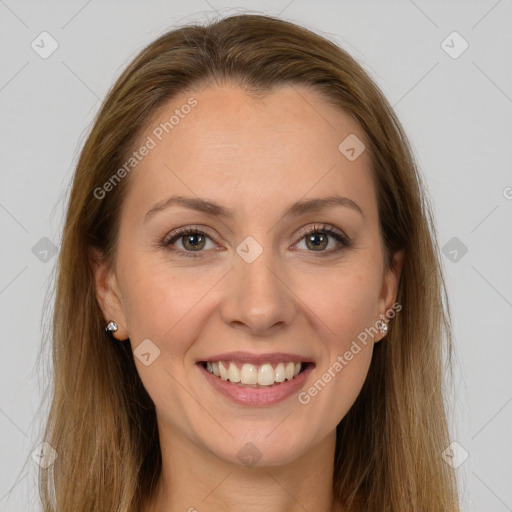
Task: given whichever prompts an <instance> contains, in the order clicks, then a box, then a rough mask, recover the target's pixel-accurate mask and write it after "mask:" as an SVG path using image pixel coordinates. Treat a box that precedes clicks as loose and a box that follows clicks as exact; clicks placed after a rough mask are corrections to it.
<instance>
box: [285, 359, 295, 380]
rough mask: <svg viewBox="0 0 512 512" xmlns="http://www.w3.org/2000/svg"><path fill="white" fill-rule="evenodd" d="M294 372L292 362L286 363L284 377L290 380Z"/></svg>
mask: <svg viewBox="0 0 512 512" xmlns="http://www.w3.org/2000/svg"><path fill="white" fill-rule="evenodd" d="M294 372H295V365H294V364H293V363H288V364H287V365H286V378H287V379H288V380H292V379H293V373H294Z"/></svg>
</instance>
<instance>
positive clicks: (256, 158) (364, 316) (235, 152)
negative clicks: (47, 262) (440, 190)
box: [96, 85, 400, 465]
mask: <svg viewBox="0 0 512 512" xmlns="http://www.w3.org/2000/svg"><path fill="white" fill-rule="evenodd" d="M191 98H194V99H195V100H196V101H197V104H195V103H194V102H193V100H191ZM193 104H195V106H193V107H191V108H187V107H185V108H183V106H184V105H193ZM176 110H177V111H178V112H176ZM173 115H174V116H175V118H173V121H172V124H171V123H169V124H168V125H165V124H164V125H160V123H165V122H166V121H167V122H168V121H169V119H170V118H171V116H173ZM176 116H177V117H176ZM178 118H179V121H177V122H176V119H178ZM162 126H165V127H166V129H167V130H166V129H164V128H163V127H162ZM170 126H172V128H170ZM158 128H160V129H158ZM167 132H168V133H167ZM157 135H158V136H157ZM148 136H149V137H150V138H151V140H152V142H149V139H148V138H147V137H148ZM347 137H349V139H347V140H346V141H345V139H346V138H347ZM356 137H357V138H356ZM160 139H161V140H160ZM358 139H359V142H358ZM343 141H345V142H343ZM362 141H364V135H363V133H362V131H361V129H360V128H359V126H358V124H357V123H356V122H355V120H354V119H353V118H352V117H350V116H349V115H347V114H344V113H341V112H340V111H338V110H336V109H334V108H333V107H331V106H329V105H328V104H327V103H326V102H325V101H324V100H323V99H321V97H320V96H318V95H316V94H315V93H314V92H312V91H311V90H306V89H304V88H298V87H294V88H292V87H282V88H279V89H275V90H274V91H273V92H272V93H270V94H269V95H268V96H266V97H265V98H264V99H263V100H260V101H255V100H253V99H251V98H250V97H249V96H247V95H246V94H245V92H244V91H243V90H242V89H241V88H239V87H238V86H235V85H225V86H210V87H208V88H205V89H204V90H202V91H200V92H196V93H189V94H183V95H181V96H180V97H178V98H175V99H174V100H173V101H172V102H170V103H169V104H167V105H166V106H165V107H164V108H162V109H161V110H160V111H159V113H158V116H157V118H155V120H154V121H153V122H152V124H151V126H149V128H148V130H147V132H146V133H145V134H144V136H143V137H142V138H141V142H140V146H143V145H146V146H147V147H149V150H148V151H147V154H146V156H143V157H141V160H140V162H138V164H137V166H136V167H135V168H134V169H133V170H132V171H131V173H130V175H129V176H128V177H126V178H124V179H127V180H130V182H129V187H128V190H127V195H126V197H125V199H124V203H123V207H122V210H121V217H120V230H119V238H118V253H117V260H116V268H115V272H112V273H109V270H108V269H107V268H106V267H104V266H103V265H102V266H99V267H98V269H97V272H96V284H97V289H98V294H99V298H100V302H101V304H102V308H103V311H104V313H105V318H106V319H107V320H110V319H112V320H115V321H116V322H117V323H118V324H119V330H118V332H117V333H116V337H117V338H119V339H124V338H127V337H129V338H130V343H131V346H132V349H133V350H134V351H135V355H136V357H135V363H136V365H137V370H138V372H139V375H140V378H141V379H142V382H143V384H144V386H145V388H146V390H147V392H148V393H149V395H150V396H151V398H152V400H153V402H154V404H155V406H156V411H157V418H158V423H159V428H160V435H161V439H162V443H163V444H165V442H166V441H165V440H166V439H171V438H174V439H181V440H182V441H183V442H184V443H189V444H190V445H191V446H194V447H195V448H199V449H200V450H202V451H206V452H210V454H213V455H214V456H217V457H219V458H222V459H223V460H225V461H230V462H233V463H236V464H245V463H247V461H248V460H251V457H252V460H254V461H256V459H259V460H258V463H259V464H263V465H278V464H285V463H287V462H291V461H293V460H294V459H296V458H297V457H299V456H301V455H304V454H306V453H308V452H311V450H314V449H315V446H319V444H320V443H321V442H322V441H324V440H325V439H326V438H327V437H329V436H332V434H333V432H334V431H335V428H336V425H337V424H338V423H339V422H340V420H341V419H342V418H343V417H344V415H345V414H346V413H347V411H348V410H349V408H350V407H351V406H352V404H353V403H354V401H355V399H356V397H357V396H358V394H359V392H360V390H361V387H362V385H363V382H364V380H365V378H366V375H367V372H368V368H369V365H370V360H371V357H372V350H373V343H374V342H376V341H379V340H380V339H381V338H382V335H381V334H380V333H379V334H377V335H375V336H374V338H372V337H369V336H368V334H367V335H366V343H364V342H362V341H361V340H362V339H364V338H365V336H364V335H363V334H362V333H364V332H365V329H372V328H373V330H372V331H370V332H371V333H375V328H374V327H375V324H376V322H377V320H378V319H379V315H381V314H385V312H386V311H387V310H388V309H389V308H391V306H392V304H393V303H394V301H395V297H396V291H397V282H398V278H399V270H398V271H397V274H395V273H394V272H393V271H389V272H385V269H384V266H383V248H382V246H381V240H380V236H379V223H378V214H377V201H376V192H375V189H374V185H373V182H372V179H371V176H370V172H369V165H370V159H369V155H368V151H365V150H364V149H363V147H362V146H361V145H360V144H361V142H362ZM342 143H343V144H342ZM340 144H341V149H340V148H339V146H340ZM153 146H154V147H153ZM138 147H139V146H138ZM351 148H353V150H352V149H351ZM142 152H144V153H146V151H142ZM359 153H360V154H359ZM139 156H140V155H139ZM173 196H179V197H181V198H184V199H183V202H182V203H180V202H178V201H175V202H172V203H171V202H168V201H169V198H171V197H173ZM335 197H344V198H347V199H345V200H343V199H341V200H340V199H339V200H337V201H334V200H333V201H331V202H326V203H325V204H324V203H322V201H323V200H324V199H326V198H331V199H332V198H335ZM314 199H315V200H318V201H313V200H314ZM101 200H103V201H108V200H109V198H108V193H107V195H106V197H105V198H103V199H101ZM185 201H187V202H188V203H189V205H190V207H187V204H186V202H185ZM192 201H194V203H192ZM200 201H204V202H205V203H200ZM206 202H208V203H211V204H215V205H217V206H210V207H208V206H207V205H206ZM194 204H195V206H196V207H197V208H193V207H192V206H194ZM201 204H202V205H203V206H202V207H201V208H199V206H201ZM155 205H157V207H156V209H155ZM220 213H222V214H220ZM330 227H332V229H333V230H334V233H333V234H330V233H329V232H328V231H326V229H328V228H330ZM182 228H190V230H191V233H188V234H187V233H181V234H180V233H179V232H178V230H180V229H182ZM308 230H311V232H310V233H309V234H308V232H307V231H308ZM198 231H199V232H198ZM201 232H202V233H201ZM203 233H204V234H203ZM337 234H339V235H340V238H339V239H338V238H337ZM343 239H348V240H349V241H350V242H349V245H345V244H344V242H343V241H340V240H343ZM398 263H400V261H399V262H398ZM398 269H400V264H399V266H398ZM366 332H367V333H368V331H366ZM354 342H356V345H354ZM383 343H385V341H383ZM356 346H357V347H358V349H357V348H356ZM347 352H349V353H351V354H352V357H350V355H347ZM229 353H231V354H229ZM219 360H222V361H224V366H225V367H226V370H227V371H228V372H229V375H230V378H232V379H233V380H237V378H241V375H243V378H244V380H245V381H246V382H252V381H251V378H254V379H256V380H257V379H260V382H267V381H266V380H265V379H272V378H274V379H278V380H281V379H282V378H283V376H284V379H285V380H284V382H278V383H276V384H274V385H271V386H269V387H261V386H259V385H254V384H253V385H250V386H249V385H243V386H242V385H241V384H240V383H234V382H230V380H223V379H222V377H217V376H215V375H213V374H211V373H209V372H208V370H207V369H206V368H204V364H203V363H204V362H206V361H210V362H212V361H215V362H217V361H219ZM337 361H338V364H336V362H337ZM289 362H293V363H295V362H307V363H308V364H307V365H306V371H305V372H304V373H301V374H299V375H298V377H295V378H293V379H291V380H290V379H288V378H287V376H286V366H289V365H287V364H286V363H289ZM247 363H254V364H253V366H252V367H251V366H250V365H247V366H245V367H244V364H247ZM264 363H270V365H271V366H270V367H269V366H268V365H264ZM280 363H284V364H283V365H282V366H280V367H279V368H278V366H279V364H280ZM230 364H233V365H234V366H233V368H232V369H231V370H229V366H230ZM214 366H215V365H214ZM292 366H293V365H292ZM340 366H341V369H340ZM235 367H236V369H235ZM237 370H238V371H237ZM212 371H213V366H212ZM326 375H327V377H326ZM329 376H330V378H329ZM288 377H290V375H288ZM319 381H320V383H319ZM268 382H270V380H269V381H268ZM315 383H316V387H315ZM256 386H258V387H256ZM315 390H316V392H315ZM248 443H252V444H248Z"/></svg>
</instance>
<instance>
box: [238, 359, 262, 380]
mask: <svg viewBox="0 0 512 512" xmlns="http://www.w3.org/2000/svg"><path fill="white" fill-rule="evenodd" d="M240 381H241V382H242V384H257V383H258V370H257V369H256V366H254V365H253V364H247V363H246V364H244V365H243V366H242V369H241V370H240Z"/></svg>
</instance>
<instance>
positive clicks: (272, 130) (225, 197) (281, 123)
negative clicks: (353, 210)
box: [126, 85, 376, 216]
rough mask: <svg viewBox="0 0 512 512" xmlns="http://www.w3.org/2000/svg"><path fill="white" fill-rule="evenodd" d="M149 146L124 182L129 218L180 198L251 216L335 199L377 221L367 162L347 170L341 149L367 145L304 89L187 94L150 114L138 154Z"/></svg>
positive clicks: (214, 89) (349, 163) (352, 125)
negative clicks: (352, 204)
mask: <svg viewBox="0 0 512 512" xmlns="http://www.w3.org/2000/svg"><path fill="white" fill-rule="evenodd" d="M347 137H348V139H347ZM354 137H355V138H354ZM150 140H151V143H150V144H148V145H151V146H152V148H151V149H150V151H148V152H147V154H146V156H144V157H143V158H142V159H141V161H140V163H138V165H137V167H136V169H135V170H134V171H133V172H132V173H131V176H130V181H131V184H130V187H129V192H128V194H127V198H126V202H128V201H130V202H133V206H134V208H136V207H138V206H139V205H142V204H143V205H144V206H147V207H148V208H149V207H150V206H151V205H152V204H154V203H156V202H158V201H161V200H162V199H165V197H166V196H170V195H173V194H181V195H187V196H190V197H201V198H208V199H211V200H213V201H215V202H217V203H220V204H225V205H226V206H229V207H230V208H233V209H235V210H236V209H237V208H239V209H240V210H241V211H243V210H246V211H248V212H254V211H255V209H258V210H261V208H262V206H263V205H265V206H269V207H272V206H274V205H276V204H281V205H283V204H288V203H292V202H294V201H296V200H297V199H300V198H307V197H308V196H311V197H320V196H322V195H329V194H332V193H333V192H337V193H340V194H342V195H344V196H348V197H350V198H352V199H353V200H354V201H356V202H358V203H359V204H360V205H361V206H362V207H363V208H365V209H366V210H368V214H369V216H371V215H372V213H373V214H375V213H376V203H375V200H376V198H375V191H374V186H373V182H372V179H371V174H370V171H369V165H370V158H369V155H368V152H367V151H363V152H362V153H361V154H360V156H358V157H357V158H356V159H355V160H354V159H352V160H351V159H349V158H347V156H346V154H344V153H343V152H342V151H341V150H340V148H339V146H340V144H342V149H343V148H344V147H345V146H346V144H345V146H344V145H343V144H344V143H343V141H345V140H348V141H350V142H351V144H349V145H352V146H354V144H353V142H354V141H356V144H357V141H358V140H359V141H360V143H363V141H364V140H365V136H364V134H363V132H362V130H361V128H360V127H359V125H358V123H357V122H356V121H355V119H354V118H353V117H352V116H350V115H349V114H347V113H345V112H343V111H342V110H341V109H337V108H335V107H333V106H331V105H329V104H328V103H327V102H326V101H325V100H324V99H323V98H322V97H321V96H320V95H319V94H318V93H315V92H314V91H311V90H309V89H305V88H300V87H297V86H293V87H292V86H283V87H279V88H276V89H273V90H272V91H271V92H269V93H268V94H266V95H265V96H264V97H260V98H259V99H257V100H255V99H254V98H253V97H251V96H249V95H247V94H246V92H245V91H244V90H243V89H242V88H240V87H239V86H236V85H223V86H218V85H215V86H209V87H206V88H205V89H202V90H198V91H192V92H189V93H184V94H181V95H179V96H177V97H176V98H173V100H171V101H169V102H168V103H167V104H165V105H163V106H162V107H161V108H160V109H159V110H158V111H157V112H156V114H155V116H154V118H153V119H152V121H151V122H150V123H149V125H148V127H147V129H146V130H145V133H144V134H143V135H142V136H141V138H140V140H139V146H142V145H144V144H146V143H148V141H150ZM137 147H138V146H137ZM361 147H363V146H362V145H361V146H359V147H356V148H355V149H356V151H358V152H359V151H360V150H361Z"/></svg>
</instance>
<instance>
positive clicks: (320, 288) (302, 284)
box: [296, 263, 380, 348]
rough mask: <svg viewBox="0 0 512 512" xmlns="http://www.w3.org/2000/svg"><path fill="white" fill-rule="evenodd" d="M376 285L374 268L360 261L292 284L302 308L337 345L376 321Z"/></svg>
mask: <svg viewBox="0 0 512 512" xmlns="http://www.w3.org/2000/svg"><path fill="white" fill-rule="evenodd" d="M379 285H380V281H379V280H378V275H377V272H376V271H375V269H373V270H370V267H369V266H368V265H364V264H363V263H359V264H347V265H346V266H342V267H339V268H332V269H329V270H328V271H320V272H318V273H316V275H315V277H314V278H313V277H312V276H311V278H310V279H302V278H301V279H300V281H298V282H297V284H296V286H297V290H298V296H299V297H300V299H301V301H303V302H304V304H305V305H306V306H307V308H306V309H309V310H310V311H312V312H314V314H315V315H316V317H317V319H318V321H319V322H320V323H322V324H323V325H324V330H325V332H326V334H327V335H328V337H329V338H330V339H333V340H336V342H337V343H338V344H341V345H340V348H342V347H343V345H344V344H345V343H346V342H347V341H349V340H351V339H352V338H353V337H355V336H357V335H358V334H359V333H360V332H361V331H363V330H364V329H365V328H369V327H370V326H371V325H373V324H374V323H375V321H376V320H377V318H376V317H375V312H376V310H377V305H378V296H379V293H380V288H379Z"/></svg>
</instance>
